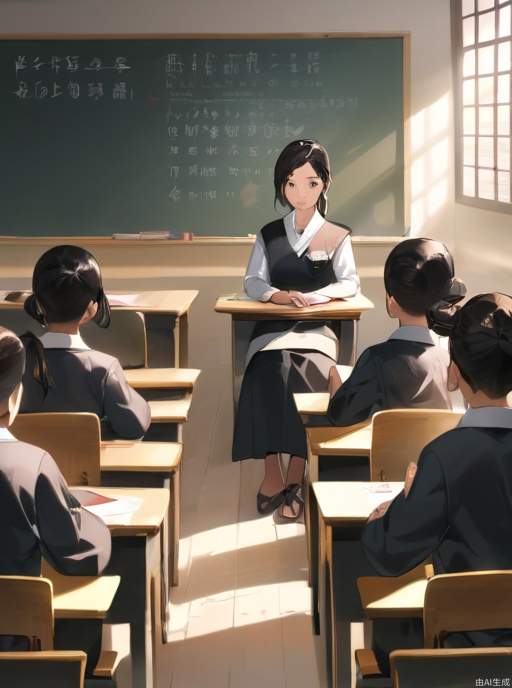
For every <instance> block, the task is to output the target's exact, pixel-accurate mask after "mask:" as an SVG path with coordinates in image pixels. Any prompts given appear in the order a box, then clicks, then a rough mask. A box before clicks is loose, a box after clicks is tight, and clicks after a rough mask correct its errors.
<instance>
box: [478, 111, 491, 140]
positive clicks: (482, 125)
mask: <svg viewBox="0 0 512 688" xmlns="http://www.w3.org/2000/svg"><path fill="white" fill-rule="evenodd" d="M478 117H479V120H480V122H479V134H483V135H487V136H493V135H494V112H493V108H492V107H481V108H479V112H478Z"/></svg>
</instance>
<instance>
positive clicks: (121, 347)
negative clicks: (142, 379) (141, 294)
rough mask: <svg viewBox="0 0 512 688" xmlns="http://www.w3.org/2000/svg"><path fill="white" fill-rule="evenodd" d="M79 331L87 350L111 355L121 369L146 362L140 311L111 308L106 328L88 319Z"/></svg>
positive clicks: (142, 365)
mask: <svg viewBox="0 0 512 688" xmlns="http://www.w3.org/2000/svg"><path fill="white" fill-rule="evenodd" d="M80 332H81V334H82V337H83V339H84V341H85V342H86V343H87V344H88V345H89V346H90V347H91V349H96V350H97V351H103V353H105V354H110V355H111V356H115V357H116V358H117V359H118V360H119V362H120V363H121V366H122V367H123V368H144V367H145V366H146V365H147V360H148V356H147V343H146V324H145V321H144V316H143V314H142V313H138V312H137V311H131V310H120V309H118V308H112V310H111V311H110V326H109V327H107V328H101V327H98V326H97V325H96V324H95V323H94V322H89V323H87V324H85V325H82V327H81V328H80Z"/></svg>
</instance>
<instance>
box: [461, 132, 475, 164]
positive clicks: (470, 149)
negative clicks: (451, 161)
mask: <svg viewBox="0 0 512 688" xmlns="http://www.w3.org/2000/svg"><path fill="white" fill-rule="evenodd" d="M463 141H464V165H474V164H475V138H474V136H464V137H463Z"/></svg>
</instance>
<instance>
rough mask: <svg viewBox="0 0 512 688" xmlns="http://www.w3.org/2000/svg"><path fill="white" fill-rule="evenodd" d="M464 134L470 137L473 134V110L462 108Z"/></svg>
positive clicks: (471, 108)
mask: <svg viewBox="0 0 512 688" xmlns="http://www.w3.org/2000/svg"><path fill="white" fill-rule="evenodd" d="M463 130H464V134H466V135H468V134H469V135H471V134H474V133H475V108H474V107H467V108H464V123H463Z"/></svg>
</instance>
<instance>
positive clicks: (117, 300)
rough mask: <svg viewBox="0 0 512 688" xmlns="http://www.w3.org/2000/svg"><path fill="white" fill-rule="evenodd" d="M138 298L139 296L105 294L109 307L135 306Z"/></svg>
mask: <svg viewBox="0 0 512 688" xmlns="http://www.w3.org/2000/svg"><path fill="white" fill-rule="evenodd" d="M139 298H140V295H139V294H107V299H108V302H109V303H110V305H111V306H135V304H136V303H137V301H138V300H139Z"/></svg>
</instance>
